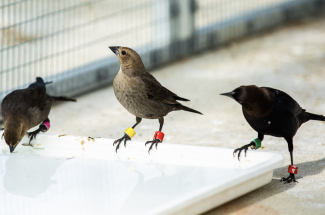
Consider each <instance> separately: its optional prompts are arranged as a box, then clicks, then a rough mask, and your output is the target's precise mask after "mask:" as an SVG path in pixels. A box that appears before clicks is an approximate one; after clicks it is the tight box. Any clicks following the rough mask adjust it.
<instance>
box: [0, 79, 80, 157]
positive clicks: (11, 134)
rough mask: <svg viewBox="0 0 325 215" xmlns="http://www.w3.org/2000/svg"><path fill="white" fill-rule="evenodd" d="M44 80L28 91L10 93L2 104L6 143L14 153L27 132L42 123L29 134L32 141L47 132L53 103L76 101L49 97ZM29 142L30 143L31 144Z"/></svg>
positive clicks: (37, 81) (40, 80)
mask: <svg viewBox="0 0 325 215" xmlns="http://www.w3.org/2000/svg"><path fill="white" fill-rule="evenodd" d="M50 83H52V82H46V83H44V81H43V79H42V78H39V77H38V78H36V82H35V83H33V84H31V85H29V87H28V88H26V89H21V90H15V91H12V92H11V93H9V94H8V95H7V96H6V97H5V98H4V99H3V101H2V103H1V115H2V119H3V122H4V133H3V136H4V138H5V141H6V143H7V144H8V146H9V148H10V152H13V151H14V150H15V148H16V146H17V145H18V143H19V142H20V141H21V140H22V138H23V137H24V135H25V134H26V133H27V131H28V130H29V129H30V128H32V127H34V126H36V125H38V124H40V123H42V124H41V125H40V126H39V128H38V129H37V130H35V131H33V132H30V133H28V136H29V137H30V141H32V140H33V138H36V135H37V134H38V133H39V132H41V131H42V132H46V131H47V130H48V129H49V128H50V120H49V118H48V115H49V113H50V110H51V107H52V103H53V102H56V101H74V102H75V101H76V100H75V99H70V98H67V97H62V96H60V97H56V96H49V95H47V94H46V87H45V85H46V84H50ZM30 141H29V143H30Z"/></svg>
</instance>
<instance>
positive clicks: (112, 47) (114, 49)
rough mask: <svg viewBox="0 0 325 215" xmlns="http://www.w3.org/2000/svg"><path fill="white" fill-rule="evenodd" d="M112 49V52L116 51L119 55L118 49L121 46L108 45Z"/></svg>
mask: <svg viewBox="0 0 325 215" xmlns="http://www.w3.org/2000/svg"><path fill="white" fill-rule="evenodd" d="M108 48H110V49H111V50H112V52H114V54H116V55H118V53H119V52H118V49H119V48H120V46H110V47H108Z"/></svg>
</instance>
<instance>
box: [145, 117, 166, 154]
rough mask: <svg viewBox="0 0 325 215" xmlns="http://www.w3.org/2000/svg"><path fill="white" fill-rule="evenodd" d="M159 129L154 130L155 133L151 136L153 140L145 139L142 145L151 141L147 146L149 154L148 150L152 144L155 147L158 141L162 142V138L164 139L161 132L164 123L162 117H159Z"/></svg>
mask: <svg viewBox="0 0 325 215" xmlns="http://www.w3.org/2000/svg"><path fill="white" fill-rule="evenodd" d="M159 124H160V126H159V131H156V132H155V135H154V137H153V140H151V141H147V142H146V143H145V144H144V145H145V146H146V145H147V144H149V143H151V145H150V147H149V150H148V153H149V154H150V150H151V149H152V147H153V145H155V146H156V149H157V146H158V143H162V141H163V139H164V136H165V135H164V133H162V132H161V130H162V127H163V125H164V118H163V117H161V118H159Z"/></svg>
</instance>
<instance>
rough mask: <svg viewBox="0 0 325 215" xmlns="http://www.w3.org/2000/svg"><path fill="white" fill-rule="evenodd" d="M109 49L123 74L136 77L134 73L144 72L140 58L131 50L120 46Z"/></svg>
mask: <svg viewBox="0 0 325 215" xmlns="http://www.w3.org/2000/svg"><path fill="white" fill-rule="evenodd" d="M109 48H110V49H111V50H112V52H113V53H114V54H115V55H116V56H117V58H118V60H119V61H120V65H121V69H122V71H123V72H126V73H129V74H130V75H136V73H140V72H142V71H145V67H144V65H143V62H142V60H141V57H140V56H139V54H138V53H137V52H136V51H134V50H133V49H131V48H128V47H122V46H111V47H109Z"/></svg>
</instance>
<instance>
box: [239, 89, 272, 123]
mask: <svg viewBox="0 0 325 215" xmlns="http://www.w3.org/2000/svg"><path fill="white" fill-rule="evenodd" d="M274 102H275V98H274V96H273V94H272V93H271V92H270V91H268V90H267V89H265V88H261V92H260V93H259V94H258V95H256V96H255V97H254V101H250V102H243V104H242V107H243V110H244V111H245V112H246V113H247V114H248V115H250V116H253V117H264V116H266V115H268V114H269V113H270V112H271V111H272V109H273V106H274Z"/></svg>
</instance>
